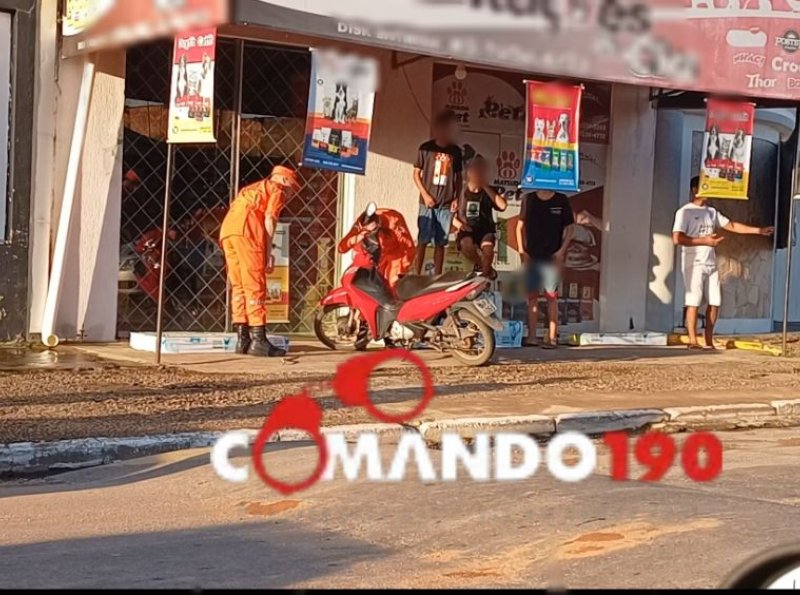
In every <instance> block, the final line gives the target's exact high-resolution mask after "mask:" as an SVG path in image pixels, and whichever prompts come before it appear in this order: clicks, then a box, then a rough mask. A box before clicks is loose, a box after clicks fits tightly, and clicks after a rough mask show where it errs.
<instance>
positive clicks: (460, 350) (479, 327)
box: [451, 310, 497, 367]
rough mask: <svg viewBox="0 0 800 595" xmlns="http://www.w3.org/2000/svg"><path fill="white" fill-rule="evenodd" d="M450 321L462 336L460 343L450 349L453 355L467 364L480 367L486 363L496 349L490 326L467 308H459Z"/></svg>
mask: <svg viewBox="0 0 800 595" xmlns="http://www.w3.org/2000/svg"><path fill="white" fill-rule="evenodd" d="M451 322H453V323H454V324H455V325H456V326H457V328H458V330H459V332H460V334H461V336H462V337H464V338H463V339H462V340H461V341H460V344H459V345H458V346H457V347H454V348H453V349H452V352H453V357H455V358H456V359H457V360H458V361H460V362H461V363H463V364H465V365H467V366H472V367H480V366H485V365H486V364H488V363H489V362H490V361H491V360H492V358H493V357H494V353H495V350H496V349H497V341H496V339H495V335H494V331H493V330H492V328H491V327H490V326H489V325H488V324H486V322H484V320H483V319H482V318H481V317H480V316H478V315H477V314H474V313H473V312H470V311H469V310H459V311H458V312H456V313H455V320H451Z"/></svg>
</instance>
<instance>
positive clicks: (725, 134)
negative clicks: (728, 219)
mask: <svg viewBox="0 0 800 595" xmlns="http://www.w3.org/2000/svg"><path fill="white" fill-rule="evenodd" d="M754 120H755V105H754V104H752V103H744V102H738V101H724V100H720V99H709V100H708V115H707V117H706V131H705V139H704V141H703V157H702V160H701V162H700V191H699V193H698V195H699V196H702V197H705V198H733V199H738V200H747V198H748V197H747V189H748V187H749V185H750V155H751V153H752V149H753V122H754Z"/></svg>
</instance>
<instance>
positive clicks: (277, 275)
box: [266, 223, 289, 324]
mask: <svg viewBox="0 0 800 595" xmlns="http://www.w3.org/2000/svg"><path fill="white" fill-rule="evenodd" d="M266 306H267V320H269V322H270V324H272V323H276V324H281V323H288V322H289V224H288V223H278V224H277V225H276V226H275V237H274V238H272V256H271V257H270V266H269V270H268V272H267V304H266Z"/></svg>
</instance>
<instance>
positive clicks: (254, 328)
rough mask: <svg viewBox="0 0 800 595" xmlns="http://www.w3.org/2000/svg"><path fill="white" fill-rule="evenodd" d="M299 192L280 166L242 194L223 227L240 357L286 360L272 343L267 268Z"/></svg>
mask: <svg viewBox="0 0 800 595" xmlns="http://www.w3.org/2000/svg"><path fill="white" fill-rule="evenodd" d="M297 188H298V178H297V172H295V171H294V170H292V169H290V168H288V167H283V166H280V165H279V166H276V167H275V168H274V169H273V170H272V174H271V175H270V177H269V179H265V180H261V181H260V182H256V183H255V184H251V185H250V186H247V187H246V188H244V189H242V191H241V192H239V195H238V196H237V197H236V200H234V201H233V204H231V208H230V210H229V211H228V214H227V215H226V216H225V220H224V221H223V222H222V229H221V231H220V240H221V242H222V250H223V251H224V252H225V264H226V265H227V268H228V280H229V281H230V284H231V291H232V300H233V325H234V327H235V328H236V332H237V335H238V340H237V342H236V353H239V354H249V355H255V356H259V357H281V356H283V355H286V353H285V352H284V351H283V350H281V349H278V348H277V347H275V346H274V345H272V344H271V343H270V342H269V340H268V339H267V329H266V325H267V308H266V302H267V267H268V262H269V258H270V254H271V252H272V238H273V237H274V235H275V225H276V224H277V222H278V218H279V217H280V215H281V211H282V210H283V207H284V206H285V204H286V202H287V201H288V200H289V198H291V196H292V194H293V193H294V192H295V191H296V190H297Z"/></svg>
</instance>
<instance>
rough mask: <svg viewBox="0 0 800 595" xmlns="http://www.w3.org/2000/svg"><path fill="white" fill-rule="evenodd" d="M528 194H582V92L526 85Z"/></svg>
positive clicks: (575, 88)
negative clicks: (580, 170)
mask: <svg viewBox="0 0 800 595" xmlns="http://www.w3.org/2000/svg"><path fill="white" fill-rule="evenodd" d="M526 87H527V96H528V99H527V109H526V116H527V123H526V135H525V163H524V165H523V170H522V182H521V184H520V187H521V188H523V189H525V190H554V191H557V192H578V191H579V190H580V184H579V181H580V173H579V169H580V154H579V152H578V131H579V130H580V105H581V94H582V91H583V88H582V87H580V86H567V85H561V84H557V83H539V82H535V81H527V82H526Z"/></svg>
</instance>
